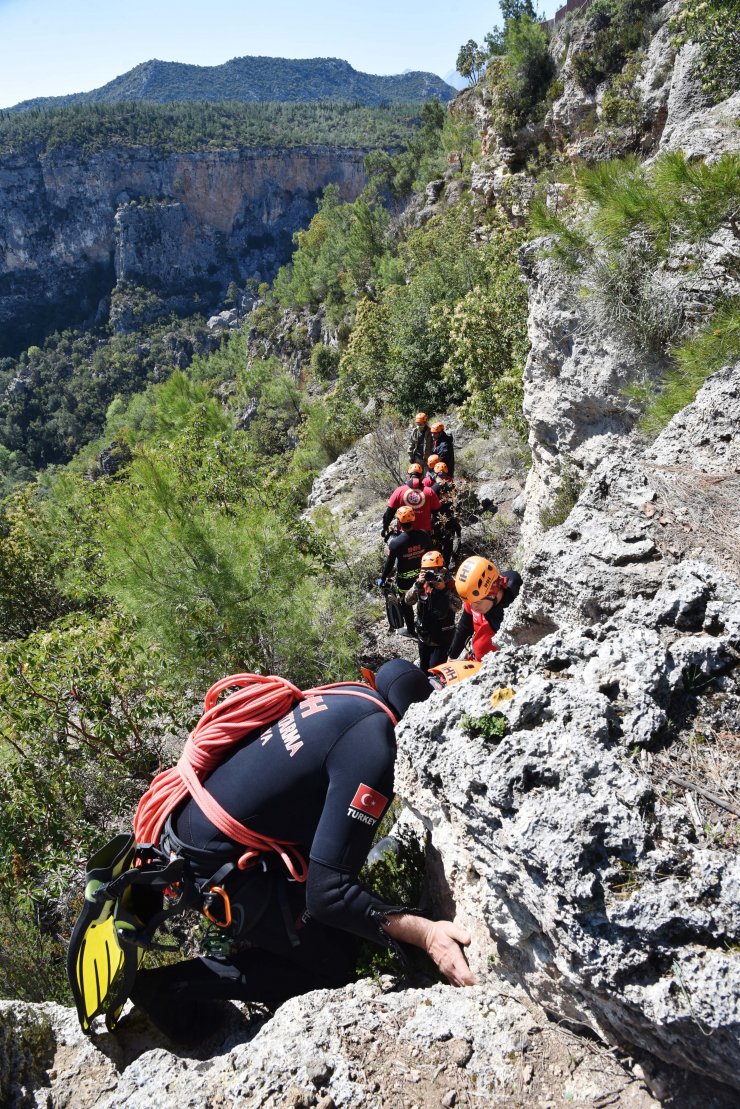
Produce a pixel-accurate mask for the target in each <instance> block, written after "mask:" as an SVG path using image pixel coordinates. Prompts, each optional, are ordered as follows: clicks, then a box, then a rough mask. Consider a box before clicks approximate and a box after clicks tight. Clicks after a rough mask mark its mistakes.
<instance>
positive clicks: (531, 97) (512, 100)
mask: <svg viewBox="0 0 740 1109" xmlns="http://www.w3.org/2000/svg"><path fill="white" fill-rule="evenodd" d="M548 43H549V39H548V35H547V31H546V30H545V28H544V27H543V26H542V24H541V23H538V22H537V21H536V20H534V19H533V18H531V17H530V16H527V15H521V16H519V17H518V18H515V19H511V20H509V21H508V22H507V23H506V25H505V28H504V31H503V38H502V46H503V53H502V54H501V55H500V56H498V57H494V58H493V59H492V60H491V62H490V63H489V65H488V69H487V71H486V82H487V84H488V88H489V90H490V92H491V94H492V98H493V104H492V117H493V121H494V125H495V127H496V130H497V131H498V132H499V134H501V135H502V137H504V138H505V139H507V140H509V141H510V140H511V139H512V137H513V133H514V132H515V131H516V130H517V129H518V128H520V127H523V126H524V124H525V123H527V122H528V121H529V120H531V119H534V118H539V117H540V116H542V115H544V112H545V110H546V104H545V100H546V96H547V91H548V88H549V85H550V82H551V81H552V78H553V76H554V74H555V63H554V61H553V59H552V57H551V55H550V52H549V50H548Z"/></svg>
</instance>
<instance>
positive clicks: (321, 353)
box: [311, 343, 341, 381]
mask: <svg viewBox="0 0 740 1109" xmlns="http://www.w3.org/2000/svg"><path fill="white" fill-rule="evenodd" d="M340 357H341V354H340V351H339V349H338V348H337V347H327V346H325V345H324V344H323V343H316V345H315V346H314V348H313V350H312V351H311V372H312V373H313V375H314V377H316V378H318V380H319V381H331V380H332V378H335V377H336V376H337V372H338V370H339V359H340Z"/></svg>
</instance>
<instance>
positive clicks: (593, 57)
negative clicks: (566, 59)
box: [572, 0, 660, 92]
mask: <svg viewBox="0 0 740 1109" xmlns="http://www.w3.org/2000/svg"><path fill="white" fill-rule="evenodd" d="M659 6H660V4H659V0H595V3H593V4H592V5H591V7H590V8H588V9H587V10H586V12H585V15H584V16H583V18H584V19H585V20H587V21H588V24H589V26H590V27H592V28H594V29H595V34H594V36H593V42H592V44H591V45H590V46H589V49H588V50H582V51H580V52H579V53H577V54H575V55H574V57H573V61H572V67H573V74H574V76H575V78H576V80H577V81H578V83H579V85H580V86H581V88H582V89H584V90H585V91H586V92H594V90H595V89H596V86H597V85H598V84H600V83H601V82H602V81H604V80H605V79H606V78H607V77H610V76H611V75H612V74H614V73H618V72H619V71H620V70H621V69H622V67H623V66H624V63H625V61H626V59H627V58H628V56H629V55H630V54H631V53H633V51H635V50H637V49H638V47H640V46H642V45H647V40H648V39H649V34H650V31H649V19H650V16H651V14H652V13H653V12H654V11H656V10H657V9H658V7H659Z"/></svg>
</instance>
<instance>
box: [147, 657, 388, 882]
mask: <svg viewBox="0 0 740 1109" xmlns="http://www.w3.org/2000/svg"><path fill="white" fill-rule="evenodd" d="M357 685H364V683H363V682H337V683H335V684H333V685H323V686H317V687H316V688H315V689H308V690H306V691H305V692H302V691H301V690H300V689H298V687H297V686H295V685H293V684H292V683H291V682H289V681H287V680H286V679H285V678H279V677H276V676H275V675H271V676H269V677H263V676H262V675H260V674H232V675H230V676H229V677H226V678H222V679H221V680H220V681H218V682H216V683H215V684H214V685H212V686H211V688H210V689H209V690H208V692H207V693H206V697H205V702H204V706H203V707H204V709H205V712H204V713H203V716H202V717H201V718H200V720H199V721H198V723H197V724H196V726H195V728H194V729H193V731H192V732H191V733H190V736H189V737H188V740H187V743H186V744H185V747H184V748H183V752H182V755H181V756H180V760H179V762H178V763H177V765H176V766H173V767H172V768H171V769H169V770H163V771H162V772H161V773H160V774H158V775H157V776H156V778H154V780H153V782H152V784H151V785H150V787H149V789H148V790H147V792H146V793H145V794H144V796H143V797H142V798H141V800H140V801H139V805H138V808H137V810H136V816H135V817H134V834H135V836H136V841H137V843H158V842H159V838H160V836H161V834H162V828H163V827H164V823H165V821H166V819H167V817H168V816H169V815H170V813H172V812H174V810H175V809H176V808H177V806H178V805H179V804H180V803H181V802H182V801H184V800H185V798H186V797H188V796H190V797H192V798H193V799H194V800H195V802H196V804H197V805H198V807H199V808H200V809H201V810H202V811H203V813H204V814H205V815H206V816H207V817H208V819H209V820H210V821H211V823H212V824H213V825H215V827H216V828H218V829H219V831H221V832H223V833H224V835H226V836H228V837H229V838H230V839H233V840H235V841H236V843H240V844H242V846H244V847H246V848H247V850H246V851H245V852H244V853H243V854H242V855H241V856H240V858H239V861H238V864H237V865H238V866H239V868H240V869H242V870H243V869H244V868H245V867H247V866H248V865H249V864H250V863H251V862H253V861H254V860H255V859H257V858H258V857H259V856H260V855H262V854H265V853H266V852H268V851H274V852H276V853H277V854H278V855H280V857H281V859H282V860H283V863H284V864H285V866H286V868H287V870H288V872H289V873H290V875H291V877H293V878H294V879H295V880H296V881H297V882H305V880H306V876H307V873H308V864H307V862H306V860H305V859H304V858H303V856H302V855H301V853H300V851H298V850H297V848H296V845H295V844H294V843H292V842H290V841H289V840H281V839H275V838H274V837H270V836H263V835H261V834H260V833H258V832H254V831H252V830H251V829H250V828H246V827H245V826H244V825H243V824H240V823H239V821H238V820H235V819H234V817H232V816H231V815H230V814H229V813H227V812H226V810H225V809H224V808H222V807H221V805H219V803H218V801H216V799H215V797H212V796H211V794H210V793H209V792H208V790H207V789H206V788H205V786H204V785H203V779H204V778H206V777H207V776H208V775H209V774H210V773H211V771H212V770H214V769H215V768H216V767H217V766H218V765H219V764H220V763H221V762H222V761H223V759H224V758H225V756H226V754H227V752H228V750H229V749H230V748H231V747H232V746H233V745H234V744H235V743H237V742H238V741H239V740H240V739H242V738H243V737H244V736H246V735H248V734H249V733H250V732H253V731H256V730H257V729H258V728H265V727H267V726H268V725H269V724H273V723H274V722H275V721H276V720H279V719H280V718H281V717H282V716H285V715H286V714H287V713H288V712H290V711H291V710H292V709H293V708H294V707H295V704H296V702H300V701H303V700H305V699H306V698H307V697H311V696H325V695H327V694H340V693H345V694H349V695H351V696H356V697H363V698H365V699H366V700H368V701H372V702H373V704H374V705H376V706H377V707H378V708H380V709H383V710H384V711H385V712H386V713H387V715H388V716H389V717H390V719H391V720H392V721H393V724H394V725H395V724H396V723H397V720H396V717H395V716H394V715H393V713H392V712H391V710H390V709H389V708H388V707H387V705H385V704H384V703H383V701H381V700H378V698H377V697H374V696H373V695H372V694H371V693H369V692H368V693H364V692H362V691H361V690H359V689H356V688H355V689H348V688H347V687H349V686H357ZM234 686H239V689H238V690H237V692H235V693H232V694H230V695H229V696H228V697H226V698H225V699H224V700H223V701H221V702H220V703H218V698H219V696H220V695H221V694H222V693H223V692H224V691H225V690H227V689H233V687H234Z"/></svg>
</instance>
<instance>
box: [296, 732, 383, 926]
mask: <svg viewBox="0 0 740 1109" xmlns="http://www.w3.org/2000/svg"><path fill="white" fill-rule="evenodd" d="M394 763H395V738H394V733H393V725H392V724H391V721H390V719H389V718H388V717H387V716H386V714H385V713H384V712H378V711H372V712H370V713H369V714H368V715H367V716H364V717H363V718H362V719H360V720H359V721H357V723H355V724H354V725H353V726H352V727H351V728H350V729H349V730H348V731H347V732H345V733H344V735H343V736H341V737H340V739H339V740H338V741H337V743H336V744H335V745H334V747H333V748H332V750H331V752H330V754H329V756H328V757H327V760H326V769H327V772H328V776H329V789H328V792H327V795H326V801H325V802H324V809H323V812H322V814H321V819H320V820H319V824H318V827H317V829H316V833H315V835H314V839H313V843H312V845H311V852H310V860H311V861H310V865H309V868H308V881H307V885H306V907H307V908H308V911H309V912H310V914H311V916H313V917H314V918H315V919H317V920H320V921H322V922H323V923H324V924H328V925H330V926H331V927H333V928H341V929H342V930H343V931H345V932H352V933H353V934H354V935H357V936H362V937H363V938H365V939H370V940H373V941H375V942H376V943H385V942H386V940H385V938H384V937H385V934H384V933H383V932H382V930H381V928H380V925H379V922H380V920H382V919H383V918H384V917H385V915H386V913H387V912H388V911H389V909H391V906H388V905H386V904H385V903H384V902H382V901H380V900H378V898H377V897H375V896H374V895H373V894H372V893H371V892H370V891H369V890H367V889H366V888H365V887H364V886H363V885H362V884H361V883H360V882H359V881H358V879H357V875H358V873H359V871H360V869H361V867H362V865H363V863H364V862H365V859H366V857H367V854H368V851H369V850H370V847H371V845H372V841H373V836H374V835H375V831H376V828H377V826H378V821H379V820H380V818H381V816H382V815H383V813H384V812H385V810H386V808H387V807H388V805H389V804H390V801H391V799H392V797H393V767H394Z"/></svg>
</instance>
